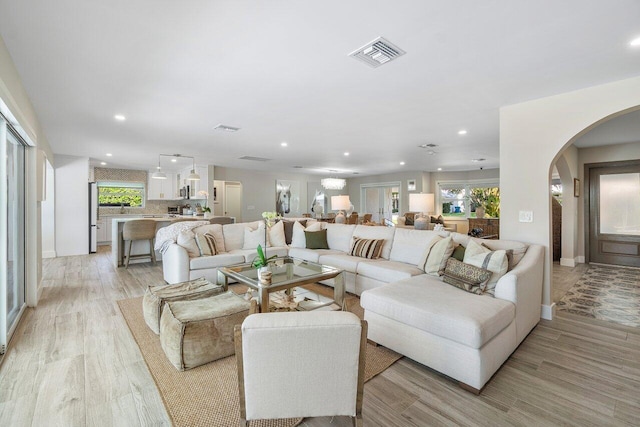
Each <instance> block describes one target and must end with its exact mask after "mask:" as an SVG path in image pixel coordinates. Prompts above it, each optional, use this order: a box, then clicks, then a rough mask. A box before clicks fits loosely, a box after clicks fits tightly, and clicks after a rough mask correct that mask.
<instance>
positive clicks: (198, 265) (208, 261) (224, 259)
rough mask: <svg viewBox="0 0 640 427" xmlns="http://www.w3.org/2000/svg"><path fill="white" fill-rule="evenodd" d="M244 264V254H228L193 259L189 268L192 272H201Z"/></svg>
mask: <svg viewBox="0 0 640 427" xmlns="http://www.w3.org/2000/svg"><path fill="white" fill-rule="evenodd" d="M243 262H245V258H244V255H243V254H229V253H226V254H218V255H214V256H203V257H199V258H191V259H190V260H189V268H190V269H191V270H199V269H202V268H216V267H227V266H229V265H233V264H242V263H243Z"/></svg>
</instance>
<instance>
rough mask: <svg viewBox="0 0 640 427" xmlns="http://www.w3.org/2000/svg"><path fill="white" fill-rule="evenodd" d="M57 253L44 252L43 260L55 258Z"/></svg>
mask: <svg viewBox="0 0 640 427" xmlns="http://www.w3.org/2000/svg"><path fill="white" fill-rule="evenodd" d="M56 256H57V255H56V251H42V258H55V257H56Z"/></svg>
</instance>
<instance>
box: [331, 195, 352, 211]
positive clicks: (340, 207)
mask: <svg viewBox="0 0 640 427" xmlns="http://www.w3.org/2000/svg"><path fill="white" fill-rule="evenodd" d="M350 207H351V201H350V200H349V196H331V210H334V211H346V210H349V208H350Z"/></svg>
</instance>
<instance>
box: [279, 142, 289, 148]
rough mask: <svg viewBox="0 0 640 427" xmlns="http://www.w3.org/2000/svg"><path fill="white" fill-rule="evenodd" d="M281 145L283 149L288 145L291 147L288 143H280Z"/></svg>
mask: <svg viewBox="0 0 640 427" xmlns="http://www.w3.org/2000/svg"><path fill="white" fill-rule="evenodd" d="M280 145H281V146H282V147H286V146H287V145H289V144H287V143H286V142H281V143H280Z"/></svg>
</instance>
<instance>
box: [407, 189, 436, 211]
mask: <svg viewBox="0 0 640 427" xmlns="http://www.w3.org/2000/svg"><path fill="white" fill-rule="evenodd" d="M409 210H410V211H412V212H422V213H431V212H433V211H434V210H435V200H434V195H433V193H412V194H409Z"/></svg>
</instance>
